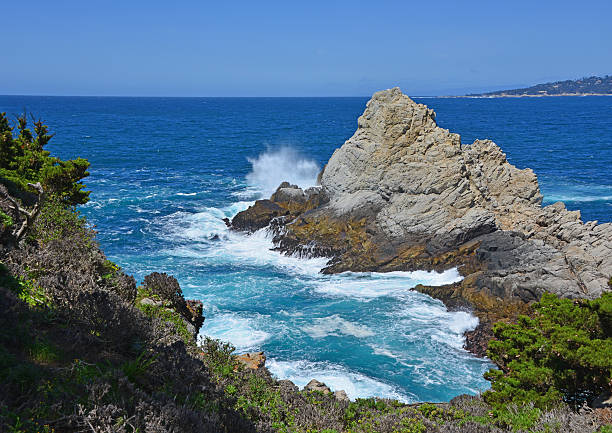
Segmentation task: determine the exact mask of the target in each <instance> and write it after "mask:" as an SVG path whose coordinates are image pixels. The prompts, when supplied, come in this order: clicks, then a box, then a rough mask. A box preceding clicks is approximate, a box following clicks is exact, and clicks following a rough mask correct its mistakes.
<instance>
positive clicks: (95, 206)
mask: <svg viewBox="0 0 612 433" xmlns="http://www.w3.org/2000/svg"><path fill="white" fill-rule="evenodd" d="M367 99H368V98H227V99H226V98H95V97H83V98H80V97H79V98H77V97H22V96H0V111H6V112H8V113H9V114H11V115H16V114H18V113H20V112H22V111H23V109H24V108H25V109H27V110H28V111H30V112H32V113H33V114H34V115H35V116H36V117H41V118H43V119H44V120H45V121H46V123H47V124H48V125H49V126H50V128H51V130H52V131H53V132H55V133H56V134H57V135H56V137H55V138H54V139H53V140H52V142H51V144H50V145H49V150H51V151H52V152H53V153H54V154H56V155H58V156H60V157H62V158H66V159H67V158H74V157H77V156H81V157H84V158H87V159H89V160H90V161H91V163H92V166H91V170H90V172H91V176H90V177H89V178H88V179H87V182H86V183H87V186H88V187H89V188H90V189H91V190H92V191H93V193H92V195H91V201H90V203H88V204H87V205H85V206H83V207H82V209H81V211H82V212H83V213H84V214H85V215H86V216H87V218H88V219H89V221H90V223H92V224H94V225H95V226H96V229H97V230H98V231H99V235H98V239H99V242H100V244H101V246H102V248H103V250H104V251H105V252H106V254H107V255H108V256H109V257H110V258H111V259H112V260H114V261H116V262H117V263H119V264H120V265H121V266H122V267H124V268H125V270H126V271H127V272H128V273H132V274H134V275H135V276H136V278H137V280H139V281H141V280H142V277H143V276H144V275H146V274H148V273H150V272H152V271H160V272H167V273H170V274H172V275H174V276H175V277H176V278H177V279H178V280H179V282H180V283H181V286H182V288H183V291H184V292H185V294H186V296H187V297H190V298H198V299H201V300H202V301H203V302H204V305H205V316H206V322H205V324H204V327H203V329H202V334H203V335H210V336H213V337H216V338H221V339H223V340H229V341H231V342H232V343H233V344H234V345H235V346H236V348H237V351H238V352H245V351H252V350H264V351H265V352H266V354H267V356H268V362H267V365H268V367H269V368H270V370H271V371H272V373H273V374H275V375H276V376H278V377H279V378H288V379H291V380H293V381H294V382H295V383H296V384H298V385H301V386H302V385H304V384H306V383H307V382H308V381H309V380H310V379H311V378H316V379H318V380H321V381H323V382H325V383H327V384H328V385H330V386H331V387H332V388H333V389H344V390H346V391H347V393H348V394H349V396H350V397H351V398H355V397H365V396H372V395H377V396H383V397H395V398H399V399H401V400H405V401H447V400H449V399H450V398H452V397H454V396H456V395H458V394H461V393H466V392H467V393H477V392H479V391H481V390H483V389H486V388H487V385H488V383H487V382H486V381H485V380H484V379H483V378H482V374H483V372H484V371H486V370H487V369H488V368H489V367H490V364H489V363H488V362H487V361H486V360H482V359H477V358H475V357H473V356H471V355H470V354H469V353H467V352H465V351H464V350H463V349H462V343H463V339H462V338H463V337H462V334H463V331H464V330H466V329H470V328H473V327H475V326H476V323H477V319H475V318H474V317H473V316H471V315H470V314H468V313H466V312H454V313H450V312H448V311H446V309H445V308H444V306H443V305H442V304H441V303H440V302H439V301H436V300H433V299H431V298H429V297H427V296H425V295H421V294H418V293H415V292H412V291H410V288H411V287H413V286H414V285H415V284H417V283H419V282H427V283H430V284H431V283H446V282H450V281H454V280H456V279H458V274H457V272H456V271H455V270H450V271H447V272H446V273H444V274H435V273H431V274H430V273H426V272H415V273H399V272H398V273H391V274H341V275H336V276H323V275H321V274H319V273H318V271H319V270H320V269H321V268H322V267H323V265H324V260H322V259H298V258H292V257H285V256H281V255H279V254H277V253H275V252H272V251H270V250H269V249H270V247H271V242H270V240H269V238H268V236H267V234H266V233H265V232H264V231H262V232H258V233H255V234H253V235H251V236H246V235H242V234H236V233H230V232H228V230H227V229H226V227H225V225H224V223H223V222H222V221H221V218H223V217H231V216H233V215H234V214H235V213H236V212H238V211H240V210H242V209H245V208H246V207H247V206H248V205H249V204H250V203H252V202H253V200H255V199H256V198H259V197H263V196H268V195H269V194H270V193H271V192H272V191H273V190H274V189H275V188H276V186H277V185H278V184H279V183H280V182H281V181H284V180H288V181H290V182H293V183H298V184H300V185H302V186H309V185H311V184H313V183H314V181H315V178H316V174H317V173H318V171H319V169H320V168H321V167H322V166H323V164H325V162H326V161H327V160H328V158H329V157H330V156H331V154H332V152H333V150H334V149H335V148H337V147H339V146H341V145H342V143H344V141H345V140H346V139H348V138H349V137H350V136H351V135H352V134H353V132H354V130H355V128H356V125H357V117H358V116H359V115H360V114H361V113H362V111H363V109H364V106H365V103H366V101H367ZM415 99H416V100H417V101H418V102H422V103H425V104H427V105H429V106H430V107H431V108H434V109H435V111H436V113H437V121H438V124H439V125H440V126H442V127H444V128H448V129H450V130H451V131H453V132H458V133H460V134H461V135H462V141H463V142H464V143H471V142H472V141H473V140H474V139H476V138H490V139H492V140H494V141H495V142H496V143H497V144H498V145H500V146H501V148H502V149H503V150H504V151H505V152H506V154H507V155H508V159H509V160H510V162H512V163H513V164H515V165H517V166H518V167H520V168H524V167H530V168H532V169H534V170H535V172H536V173H537V174H538V177H539V181H540V186H541V189H542V192H543V194H544V197H545V202H546V203H552V202H554V201H557V200H563V201H565V202H566V204H567V206H568V208H570V209H579V210H580V211H581V212H582V216H583V220H585V221H586V220H594V219H595V220H599V221H600V222H609V221H612V218H611V210H612V176H611V174H612V172H611V170H610V167H611V166H612V98H608V97H582V98H577V97H566V98H565V97H559V98H527V99H439V98H415Z"/></svg>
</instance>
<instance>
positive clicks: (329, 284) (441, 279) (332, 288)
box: [314, 269, 462, 299]
mask: <svg viewBox="0 0 612 433" xmlns="http://www.w3.org/2000/svg"><path fill="white" fill-rule="evenodd" d="M461 279H462V277H461V276H460V275H459V272H458V271H457V269H450V270H447V271H444V272H441V273H438V272H434V271H432V272H426V271H414V272H386V273H377V272H372V273H362V272H344V273H342V274H338V275H334V276H331V277H328V278H327V279H325V280H323V281H321V282H319V283H317V284H316V285H315V288H314V290H315V292H317V293H320V294H322V295H326V296H334V297H351V298H358V299H372V298H378V297H381V296H400V295H404V294H406V292H407V291H408V290H410V289H411V288H413V287H414V286H416V285H417V284H426V285H431V286H439V285H443V284H451V283H455V282H458V281H461Z"/></svg>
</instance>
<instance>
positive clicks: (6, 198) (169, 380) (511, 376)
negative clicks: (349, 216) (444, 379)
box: [0, 115, 612, 433]
mask: <svg viewBox="0 0 612 433" xmlns="http://www.w3.org/2000/svg"><path fill="white" fill-rule="evenodd" d="M2 125H4V126H2ZM0 129H1V131H2V132H1V133H2V135H1V140H2V141H1V142H0V145H1V148H0V154H1V155H2V162H1V166H0V168H1V169H2V171H1V172H0V175H1V176H2V178H1V183H2V184H3V185H4V187H5V188H4V189H2V190H1V191H0V211H1V212H2V214H0V217H1V218H0V220H1V222H2V228H1V233H0V239H1V240H2V250H1V251H0V261H1V263H2V264H1V265H0V431H7V432H79V431H93V432H150V431H154V432H162V431H175V432H177V431H180V432H287V433H288V432H300V433H315V432H318V433H341V432H351V433H366V432H368V433H370V432H384V433H424V432H448V433H450V432H468V433H469V432H499V431H531V432H548V433H550V432H576V433H578V432H596V431H598V432H602V433H604V432H606V433H610V432H611V431H612V429H611V428H610V427H609V426H606V424H609V423H610V422H611V421H612V415H611V414H610V409H600V410H592V409H589V408H585V407H582V406H581V404H582V402H584V401H589V399H590V398H591V397H592V396H594V395H596V394H597V393H599V392H601V391H604V390H607V389H609V385H610V378H611V377H610V373H611V371H612V370H611V368H612V367H611V366H610V364H609V363H610V359H609V358H610V357H609V356H608V357H606V356H605V355H606V354H608V355H609V353H610V349H609V348H610V344H612V343H611V342H612V340H611V335H610V327H611V323H612V319H611V318H612V313H611V310H612V299H611V298H610V296H608V295H605V296H604V297H602V298H600V299H597V300H593V301H576V302H574V301H568V300H559V299H557V298H556V297H554V296H548V295H546V296H544V297H543V298H542V300H541V301H540V302H539V303H538V304H536V305H535V306H534V309H533V310H534V313H533V315H532V316H531V317H528V316H521V317H520V318H519V320H518V322H517V323H515V324H512V323H501V324H498V325H496V326H495V331H494V332H495V338H496V339H495V340H494V341H493V342H492V343H491V345H490V356H491V359H492V360H493V361H494V362H495V363H496V364H497V365H498V367H499V370H498V371H497V370H495V371H492V372H490V373H489V378H490V379H491V381H492V384H493V385H492V390H491V391H489V392H488V393H486V394H485V395H484V397H480V396H467V395H463V396H459V397H457V398H455V399H453V400H452V401H451V402H449V403H417V404H404V403H401V402H398V401H394V400H386V399H378V398H368V399H357V400H355V401H347V400H345V399H341V398H338V397H337V396H336V395H334V394H333V393H329V392H324V391H323V392H321V391H309V390H299V389H298V388H297V387H296V386H295V385H294V384H293V383H291V382H289V381H283V380H280V381H279V380H277V379H275V378H273V377H272V376H271V375H270V373H269V372H268V370H267V369H265V368H258V369H251V368H248V367H246V366H245V365H244V364H243V363H241V362H240V361H239V360H238V359H237V357H236V356H235V354H234V348H233V347H232V346H231V345H230V344H229V343H224V342H220V341H217V340H212V339H203V340H200V341H198V340H197V339H196V335H197V331H198V329H199V327H200V326H201V325H202V321H203V317H202V308H201V304H200V305H198V303H197V302H192V301H187V300H185V298H184V296H183V293H182V290H181V288H180V286H179V284H178V282H177V281H176V279H174V278H173V277H171V276H169V275H166V274H160V273H153V274H150V275H149V276H147V277H145V279H144V281H143V282H142V284H141V285H140V286H137V285H136V282H135V280H134V279H133V278H132V277H130V276H128V275H126V274H125V273H124V272H123V271H122V269H121V268H120V267H119V266H117V265H116V264H115V263H113V262H111V261H110V260H108V259H107V258H106V256H105V255H104V253H103V252H102V251H101V250H100V249H99V246H98V244H97V243H96V239H95V232H94V231H93V230H92V229H91V227H90V226H89V225H88V224H87V222H86V220H85V219H84V218H83V217H82V216H80V215H79V214H78V211H77V210H76V208H75V205H77V204H80V203H84V202H86V201H87V199H88V196H89V192H86V191H84V185H83V184H82V179H83V178H84V177H85V176H86V175H87V172H86V169H87V167H88V165H89V164H88V162H87V161H85V160H82V159H76V160H71V161H62V160H60V159H58V158H55V157H52V156H51V155H50V154H49V153H48V152H47V151H45V150H44V149H43V147H44V145H45V144H47V143H48V141H49V140H50V138H51V135H49V134H48V130H47V128H46V126H45V125H43V124H42V122H39V121H36V122H34V131H35V132H34V133H33V134H32V133H31V132H30V130H29V128H28V125H27V119H26V118H25V116H24V117H20V118H19V119H18V120H17V125H16V128H13V127H11V126H10V125H9V122H8V120H7V119H6V116H4V115H2V117H0ZM36 184H39V186H40V189H41V190H42V193H40V191H37V190H36V189H32V188H33V186H31V185H36ZM34 209H37V210H38V211H37V213H36V214H34V212H33V210H34ZM23 211H26V212H28V213H29V214H30V215H31V217H30V218H29V219H28V218H26V217H25V216H24V215H26V214H24V212H23ZM32 217H34V218H32ZM23 221H27V224H26V225H25V226H24V225H23V224H20V222H23ZM19 224H20V225H19ZM15 225H19V227H24V230H25V231H24V232H23V236H20V237H17V236H16V232H15ZM547 386H548V387H547ZM607 387H608V388H607Z"/></svg>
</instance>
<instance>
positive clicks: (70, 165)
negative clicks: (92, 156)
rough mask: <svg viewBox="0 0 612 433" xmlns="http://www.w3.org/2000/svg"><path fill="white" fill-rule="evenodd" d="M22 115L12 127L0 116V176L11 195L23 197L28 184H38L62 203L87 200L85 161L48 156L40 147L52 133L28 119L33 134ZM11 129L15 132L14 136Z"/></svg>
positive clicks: (40, 123) (48, 139)
mask: <svg viewBox="0 0 612 433" xmlns="http://www.w3.org/2000/svg"><path fill="white" fill-rule="evenodd" d="M28 126H29V125H28V118H27V115H26V114H25V113H24V114H23V115H21V116H19V117H18V118H17V122H16V125H15V126H14V127H12V126H11V125H10V124H9V121H8V118H7V117H6V113H0V177H1V178H2V183H4V184H6V185H7V188H8V189H9V192H10V193H11V194H13V195H17V196H23V191H29V188H28V186H27V184H28V183H36V182H40V183H41V185H42V187H43V189H44V190H45V192H46V193H47V194H49V195H52V196H54V197H57V198H58V199H59V200H60V201H61V202H62V203H63V204H65V205H67V206H74V205H78V204H85V203H87V201H89V193H90V191H85V190H84V188H85V185H84V184H83V183H82V180H83V179H84V178H85V177H87V176H89V173H88V172H87V168H88V167H89V162H88V161H87V160H85V159H83V158H77V159H71V160H68V161H62V160H61V159H59V158H56V157H52V156H50V153H49V151H47V150H44V147H45V146H46V145H47V143H49V141H50V140H51V138H53V134H49V130H48V128H47V126H46V125H44V124H43V123H42V121H40V120H35V119H32V126H33V127H34V133H32V131H31V130H30V129H29V128H28ZM15 129H17V132H16V134H15V133H14V132H15Z"/></svg>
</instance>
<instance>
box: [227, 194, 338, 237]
mask: <svg viewBox="0 0 612 433" xmlns="http://www.w3.org/2000/svg"><path fill="white" fill-rule="evenodd" d="M327 201H328V199H327V195H326V194H325V193H324V192H323V191H322V190H321V188H318V187H312V188H308V189H306V190H303V189H302V188H299V187H298V186H297V185H291V184H290V183H289V182H283V183H282V184H280V186H279V187H278V188H277V189H276V191H275V192H274V194H272V197H270V200H257V201H256V202H255V204H254V205H252V206H250V207H249V208H248V209H246V210H244V211H242V212H239V213H238V214H236V216H235V217H234V218H233V219H232V221H231V225H230V226H231V227H232V228H233V229H234V230H239V231H245V232H254V231H256V230H259V229H261V228H263V227H266V226H268V225H269V224H270V223H271V222H272V221H273V220H275V219H279V217H285V218H283V219H282V220H283V221H286V220H289V221H291V220H293V219H294V218H295V217H297V216H298V215H300V214H302V213H304V212H307V211H309V210H311V209H314V208H317V207H319V206H322V205H323V204H325V203H327ZM226 224H227V222H226Z"/></svg>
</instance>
